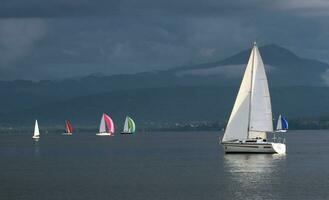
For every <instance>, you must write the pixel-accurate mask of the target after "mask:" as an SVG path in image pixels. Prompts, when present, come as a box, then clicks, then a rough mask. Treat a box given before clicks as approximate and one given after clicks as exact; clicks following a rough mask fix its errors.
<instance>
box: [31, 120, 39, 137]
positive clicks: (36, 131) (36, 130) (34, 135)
mask: <svg viewBox="0 0 329 200" xmlns="http://www.w3.org/2000/svg"><path fill="white" fill-rule="evenodd" d="M32 138H33V139H39V138H40V132H39V125H38V120H35V124H34V133H33V136H32Z"/></svg>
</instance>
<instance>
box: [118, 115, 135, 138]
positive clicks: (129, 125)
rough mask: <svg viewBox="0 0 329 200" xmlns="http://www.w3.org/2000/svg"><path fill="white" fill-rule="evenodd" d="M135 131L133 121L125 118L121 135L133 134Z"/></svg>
mask: <svg viewBox="0 0 329 200" xmlns="http://www.w3.org/2000/svg"><path fill="white" fill-rule="evenodd" d="M135 131H136V125H135V122H134V120H133V119H131V118H130V117H128V116H127V117H126V120H125V124H124V127H123V131H122V132H121V134H133V133H135Z"/></svg>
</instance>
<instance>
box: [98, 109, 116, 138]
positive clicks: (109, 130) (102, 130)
mask: <svg viewBox="0 0 329 200" xmlns="http://www.w3.org/2000/svg"><path fill="white" fill-rule="evenodd" d="M96 135H98V136H113V135H114V123H113V120H112V119H111V118H110V117H109V116H108V115H107V114H105V113H104V114H103V115H102V119H101V123H100V125H99V133H97V134H96Z"/></svg>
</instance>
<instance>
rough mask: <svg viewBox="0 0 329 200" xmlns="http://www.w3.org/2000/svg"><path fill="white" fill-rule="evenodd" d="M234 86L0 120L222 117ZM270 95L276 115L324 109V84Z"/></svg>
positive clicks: (54, 108)
mask: <svg viewBox="0 0 329 200" xmlns="http://www.w3.org/2000/svg"><path fill="white" fill-rule="evenodd" d="M237 90H238V88H237V87H212V86H203V87H164V88H154V89H135V90H126V91H114V92H109V93H103V94H97V95H89V96H83V97H78V98H73V99H70V100H67V101H63V102H57V103H50V104H45V105H41V106H37V107H34V108H32V109H26V110H22V111H18V112H15V113H11V114H10V115H4V116H2V117H1V121H2V122H7V123H9V124H13V123H14V122H17V121H19V122H20V124H25V125H28V124H31V123H32V122H33V119H36V118H37V119H39V121H40V123H43V124H44V125H55V124H62V123H63V121H64V120H65V119H67V118H68V119H71V120H72V121H73V122H74V123H76V124H78V125H80V126H90V125H92V126H95V127H96V126H98V123H99V120H100V117H101V114H102V113H103V112H107V113H108V114H110V115H111V116H112V117H113V119H114V121H115V122H116V123H118V124H122V123H123V120H124V117H125V115H130V116H132V117H133V118H134V119H135V120H136V122H137V123H138V124H139V125H143V126H152V124H160V123H175V122H179V123H184V122H195V121H199V122H200V121H212V122H214V121H225V120H227V119H228V117H229V114H230V112H231V109H232V107H233V103H234V100H235V96H236V92H237ZM271 96H272V104H273V113H274V116H278V114H279V113H280V114H284V115H286V116H287V117H288V118H296V117H301V116H302V117H317V116H324V115H326V114H328V110H329V88H327V87H301V86H299V87H297V86H296V87H276V88H273V89H272V91H271ZM314 97H316V98H314ZM310 102H311V103H310ZM120 128H121V127H120Z"/></svg>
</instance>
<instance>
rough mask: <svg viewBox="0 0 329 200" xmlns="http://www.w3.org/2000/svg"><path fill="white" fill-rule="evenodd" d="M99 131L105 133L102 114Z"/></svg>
mask: <svg viewBox="0 0 329 200" xmlns="http://www.w3.org/2000/svg"><path fill="white" fill-rule="evenodd" d="M99 132H100V133H106V125H105V115H104V114H103V115H102V119H101V124H100V125H99Z"/></svg>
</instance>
